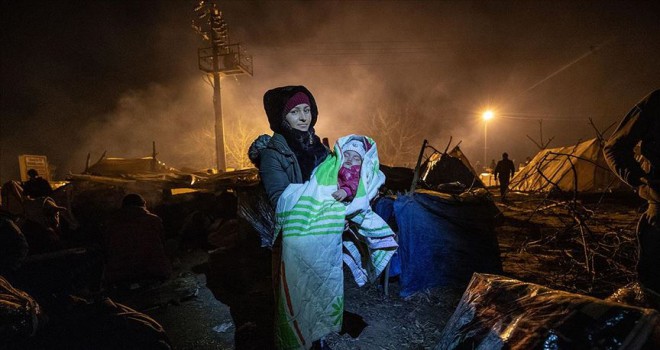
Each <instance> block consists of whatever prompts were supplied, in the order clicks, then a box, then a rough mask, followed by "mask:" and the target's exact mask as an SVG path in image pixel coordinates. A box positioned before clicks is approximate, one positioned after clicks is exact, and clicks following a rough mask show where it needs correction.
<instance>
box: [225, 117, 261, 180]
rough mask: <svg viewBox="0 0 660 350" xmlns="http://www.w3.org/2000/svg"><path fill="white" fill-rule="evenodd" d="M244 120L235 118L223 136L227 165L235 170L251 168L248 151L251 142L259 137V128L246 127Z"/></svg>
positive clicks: (253, 126)
mask: <svg viewBox="0 0 660 350" xmlns="http://www.w3.org/2000/svg"><path fill="white" fill-rule="evenodd" d="M243 119H244V118H237V119H235V120H233V121H232V122H230V123H228V127H227V130H228V131H229V132H228V133H227V134H226V135H225V139H226V140H225V141H226V143H225V147H226V151H227V156H228V158H229V159H228V163H229V164H230V165H231V166H232V167H234V168H236V169H246V168H251V167H252V166H253V165H252V162H251V161H250V158H249V157H248V149H249V148H250V145H251V144H252V142H253V141H254V140H255V139H256V138H257V136H259V134H260V133H259V130H261V128H259V127H258V126H256V125H248V124H247V123H246V122H245V121H244V120H243Z"/></svg>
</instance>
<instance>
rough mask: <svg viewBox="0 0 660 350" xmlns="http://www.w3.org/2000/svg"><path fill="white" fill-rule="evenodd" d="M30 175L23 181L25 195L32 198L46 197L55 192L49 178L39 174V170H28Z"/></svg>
mask: <svg viewBox="0 0 660 350" xmlns="http://www.w3.org/2000/svg"><path fill="white" fill-rule="evenodd" d="M27 174H28V176H29V177H30V178H29V179H28V180H27V181H25V182H24V183H23V195H24V196H26V197H30V198H38V197H46V196H50V195H51V193H53V188H52V187H51V186H50V183H49V182H48V180H46V179H44V178H43V177H41V176H39V172H37V171H36V170H35V169H30V170H28V171H27Z"/></svg>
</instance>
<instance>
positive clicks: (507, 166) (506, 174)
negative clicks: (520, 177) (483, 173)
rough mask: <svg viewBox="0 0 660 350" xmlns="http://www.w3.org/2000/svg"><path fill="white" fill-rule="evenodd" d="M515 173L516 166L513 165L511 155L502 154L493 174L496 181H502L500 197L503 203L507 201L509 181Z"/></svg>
mask: <svg viewBox="0 0 660 350" xmlns="http://www.w3.org/2000/svg"><path fill="white" fill-rule="evenodd" d="M515 172H516V166H515V165H513V162H512V161H511V160H510V159H509V154H508V153H506V152H504V153H502V159H501V160H500V161H499V162H497V165H495V170H493V174H494V175H495V181H497V179H499V180H500V195H501V196H502V201H503V202H504V201H505V200H506V192H507V190H508V189H509V181H510V180H511V178H512V177H513V174H514V173H515Z"/></svg>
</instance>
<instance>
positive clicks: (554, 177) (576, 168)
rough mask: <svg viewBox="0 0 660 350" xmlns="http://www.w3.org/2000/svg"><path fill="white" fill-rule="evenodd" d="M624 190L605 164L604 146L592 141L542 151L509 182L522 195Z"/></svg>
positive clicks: (594, 140)
mask: <svg viewBox="0 0 660 350" xmlns="http://www.w3.org/2000/svg"><path fill="white" fill-rule="evenodd" d="M623 188H625V184H624V183H623V182H621V180H619V178H618V177H616V175H614V173H613V172H612V171H611V170H610V168H609V167H608V166H607V163H605V158H604V157H603V146H602V144H601V142H600V141H599V139H597V138H593V139H591V140H587V141H584V142H580V143H578V144H576V145H573V146H564V147H558V148H551V149H544V150H542V151H540V152H539V153H538V154H536V156H534V158H533V159H532V160H531V161H530V162H529V164H527V165H525V167H524V168H522V169H521V170H520V171H519V172H517V173H516V175H515V176H514V177H513V179H511V184H510V186H509V189H510V190H512V191H523V192H549V191H556V190H560V191H563V192H574V191H577V192H580V193H596V192H603V191H608V190H617V189H623Z"/></svg>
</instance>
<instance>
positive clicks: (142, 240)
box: [102, 194, 172, 285]
mask: <svg viewBox="0 0 660 350" xmlns="http://www.w3.org/2000/svg"><path fill="white" fill-rule="evenodd" d="M163 236H164V231H163V222H162V220H161V219H160V218H159V217H158V216H156V215H154V214H152V213H150V212H149V210H147V208H146V201H145V200H144V198H142V196H140V195H139V194H128V195H126V196H125V197H124V199H123V200H122V207H121V209H119V210H118V211H117V212H116V213H115V214H114V215H112V216H111V218H110V219H109V221H108V222H107V223H106V225H105V228H104V230H103V236H102V244H103V248H104V250H105V255H106V267H105V274H104V283H105V284H106V285H110V284H115V283H117V284H127V285H130V284H132V283H138V282H143V281H147V280H161V281H162V280H165V279H167V278H168V277H169V275H170V273H171V272H172V267H171V265H170V261H169V260H168V259H167V256H166V255H165V248H164V244H163V238H164V237H163Z"/></svg>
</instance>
